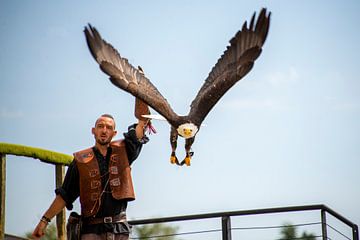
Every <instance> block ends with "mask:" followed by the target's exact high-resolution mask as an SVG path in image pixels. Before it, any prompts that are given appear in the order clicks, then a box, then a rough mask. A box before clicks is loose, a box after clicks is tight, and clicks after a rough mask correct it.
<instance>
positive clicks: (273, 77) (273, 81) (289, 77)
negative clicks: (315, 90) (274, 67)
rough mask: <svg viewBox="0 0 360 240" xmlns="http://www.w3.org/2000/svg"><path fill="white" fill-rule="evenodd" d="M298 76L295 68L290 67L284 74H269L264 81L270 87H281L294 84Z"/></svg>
mask: <svg viewBox="0 0 360 240" xmlns="http://www.w3.org/2000/svg"><path fill="white" fill-rule="evenodd" d="M299 78H300V75H299V73H298V71H297V70H296V69H295V67H290V68H289V69H288V70H286V71H285V72H273V73H270V74H269V75H268V76H267V77H266V79H267V81H268V82H269V83H270V85H272V86H274V87H282V86H286V85H289V84H294V83H296V82H297V81H298V79H299Z"/></svg>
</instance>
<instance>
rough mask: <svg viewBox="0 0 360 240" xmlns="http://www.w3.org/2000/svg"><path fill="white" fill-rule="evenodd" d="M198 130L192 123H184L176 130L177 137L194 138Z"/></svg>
mask: <svg viewBox="0 0 360 240" xmlns="http://www.w3.org/2000/svg"><path fill="white" fill-rule="evenodd" d="M198 130H199V129H198V127H197V126H196V125H195V124H193V123H184V124H181V125H180V126H179V127H178V128H177V132H178V133H179V135H180V136H182V137H183V138H185V139H188V138H192V137H194V136H195V134H196V133H197V131H198Z"/></svg>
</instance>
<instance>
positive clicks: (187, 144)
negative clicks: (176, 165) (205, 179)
mask: <svg viewBox="0 0 360 240" xmlns="http://www.w3.org/2000/svg"><path fill="white" fill-rule="evenodd" d="M194 140H195V137H192V138H188V139H186V140H185V151H186V157H185V159H184V160H183V161H182V163H181V165H183V164H184V163H185V164H186V166H190V160H191V157H192V155H193V154H194V153H193V152H191V146H192V145H193V143H194Z"/></svg>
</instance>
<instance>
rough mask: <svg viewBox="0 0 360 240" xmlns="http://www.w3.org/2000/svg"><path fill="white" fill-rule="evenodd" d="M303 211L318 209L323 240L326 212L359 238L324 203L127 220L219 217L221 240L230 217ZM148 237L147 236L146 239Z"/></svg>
mask: <svg viewBox="0 0 360 240" xmlns="http://www.w3.org/2000/svg"><path fill="white" fill-rule="evenodd" d="M304 211H320V218H321V222H320V223H319V224H321V232H322V235H321V236H320V237H321V238H322V239H323V240H328V239H330V238H329V237H328V228H329V227H330V228H332V227H331V226H329V225H328V224H327V220H326V219H327V215H328V214H329V215H331V216H333V217H334V218H335V219H337V220H339V221H341V222H342V223H344V224H345V225H346V226H348V227H350V228H351V231H352V240H359V230H358V226H357V225H356V224H354V223H353V222H351V221H350V220H348V219H347V218H345V217H343V216H342V215H340V214H339V213H337V212H335V211H334V210H332V209H331V208H329V207H327V206H325V205H307V206H291V207H280V208H265V209H254V210H242V211H231V212H218V213H206V214H195V215H186V216H174V217H163V218H152V219H141V220H133V221H129V223H130V224H131V225H133V226H137V225H145V224H155V223H169V222H178V221H189V220H201V219H209V218H220V219H221V232H222V240H231V239H232V237H231V232H232V230H233V228H232V227H231V217H235V216H249V215H264V214H274V213H289V212H304ZM157 237H161V236H157ZM148 238H149V237H147V239H148ZM150 238H151V237H150ZM138 239H141V238H138ZM348 239H350V238H348Z"/></svg>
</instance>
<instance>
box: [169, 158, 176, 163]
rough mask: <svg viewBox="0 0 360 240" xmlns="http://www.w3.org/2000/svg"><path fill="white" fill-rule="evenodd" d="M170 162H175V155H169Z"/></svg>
mask: <svg viewBox="0 0 360 240" xmlns="http://www.w3.org/2000/svg"><path fill="white" fill-rule="evenodd" d="M170 163H171V164H175V163H176V157H175V156H171V157H170Z"/></svg>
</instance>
